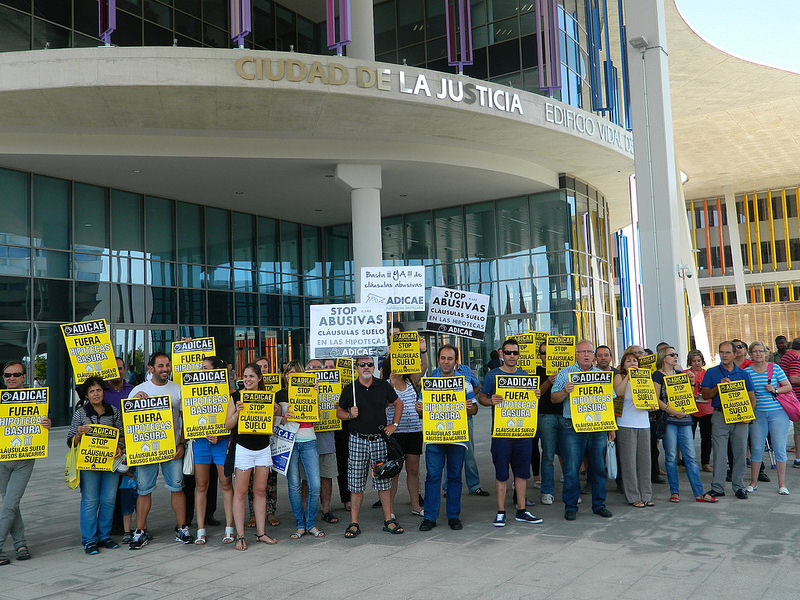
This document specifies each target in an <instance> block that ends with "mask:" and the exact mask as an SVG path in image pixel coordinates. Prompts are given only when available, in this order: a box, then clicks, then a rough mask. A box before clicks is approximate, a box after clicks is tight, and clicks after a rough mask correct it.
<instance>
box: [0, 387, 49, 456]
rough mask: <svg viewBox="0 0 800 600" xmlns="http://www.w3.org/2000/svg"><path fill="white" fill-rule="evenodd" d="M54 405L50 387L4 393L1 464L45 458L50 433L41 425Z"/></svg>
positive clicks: (0, 423) (1, 396) (1, 398)
mask: <svg viewBox="0 0 800 600" xmlns="http://www.w3.org/2000/svg"><path fill="white" fill-rule="evenodd" d="M49 406H50V388H26V389H22V390H3V391H2V392H0V433H2V435H0V461H4V460H22V459H25V458H45V457H46V456H47V442H48V430H47V429H45V428H44V427H42V425H41V422H42V419H43V418H44V417H46V416H47V411H48V408H49Z"/></svg>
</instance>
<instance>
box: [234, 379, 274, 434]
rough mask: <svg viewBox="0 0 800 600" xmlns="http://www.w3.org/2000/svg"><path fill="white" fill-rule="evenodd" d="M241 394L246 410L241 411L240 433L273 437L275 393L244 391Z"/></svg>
mask: <svg viewBox="0 0 800 600" xmlns="http://www.w3.org/2000/svg"><path fill="white" fill-rule="evenodd" d="M239 394H240V396H239V399H240V400H241V401H242V402H243V403H244V410H241V411H239V428H238V429H239V433H240V434H241V433H244V434H258V435H272V416H273V415H274V414H275V413H274V411H275V393H274V392H263V391H261V390H242V391H241V392H239Z"/></svg>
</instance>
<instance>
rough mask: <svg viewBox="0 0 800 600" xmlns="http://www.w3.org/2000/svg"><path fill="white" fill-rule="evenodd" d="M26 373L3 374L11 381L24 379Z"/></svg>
mask: <svg viewBox="0 0 800 600" xmlns="http://www.w3.org/2000/svg"><path fill="white" fill-rule="evenodd" d="M23 375H25V373H3V377H5V378H6V379H11V378H12V377H22V376H23Z"/></svg>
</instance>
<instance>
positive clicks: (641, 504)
mask: <svg viewBox="0 0 800 600" xmlns="http://www.w3.org/2000/svg"><path fill="white" fill-rule="evenodd" d="M631 506H632V507H634V508H644V502H642V501H639V502H631Z"/></svg>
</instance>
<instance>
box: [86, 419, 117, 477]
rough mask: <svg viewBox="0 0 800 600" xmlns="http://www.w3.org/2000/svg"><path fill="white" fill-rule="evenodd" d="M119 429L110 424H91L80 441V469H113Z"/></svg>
mask: <svg viewBox="0 0 800 600" xmlns="http://www.w3.org/2000/svg"><path fill="white" fill-rule="evenodd" d="M118 441H119V429H117V428H116V427H109V426H108V425H91V429H90V430H89V433H84V434H83V435H82V436H81V440H80V442H79V443H78V469H79V470H85V471H113V470H114V455H115V454H116V453H117V442H118Z"/></svg>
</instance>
